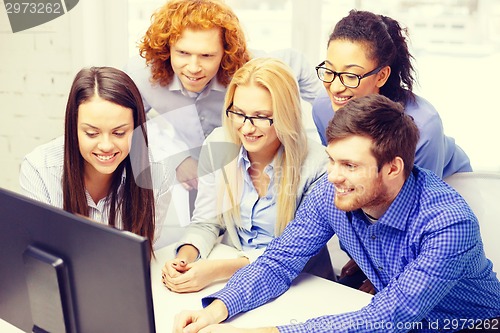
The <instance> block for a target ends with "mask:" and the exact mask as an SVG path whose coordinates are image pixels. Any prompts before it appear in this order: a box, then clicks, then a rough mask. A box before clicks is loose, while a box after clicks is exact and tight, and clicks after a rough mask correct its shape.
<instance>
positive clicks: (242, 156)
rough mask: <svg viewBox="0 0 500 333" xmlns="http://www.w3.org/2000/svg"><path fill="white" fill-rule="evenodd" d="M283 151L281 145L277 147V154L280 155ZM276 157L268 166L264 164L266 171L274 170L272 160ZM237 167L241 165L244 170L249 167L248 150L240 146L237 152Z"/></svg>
mask: <svg viewBox="0 0 500 333" xmlns="http://www.w3.org/2000/svg"><path fill="white" fill-rule="evenodd" d="M282 153H283V145H281V146H280V147H279V149H278V156H280V155H281V154H282ZM275 159H276V157H275V158H274V159H273V160H272V161H271V163H269V165H268V166H266V169H265V170H266V171H267V172H271V171H272V170H274V161H275ZM238 167H242V168H244V169H245V170H248V168H249V167H250V159H249V158H248V151H247V150H246V149H245V147H243V146H241V148H240V153H239V154H238Z"/></svg>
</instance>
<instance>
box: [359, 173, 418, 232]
mask: <svg viewBox="0 0 500 333" xmlns="http://www.w3.org/2000/svg"><path fill="white" fill-rule="evenodd" d="M417 173H418V170H417V169H416V168H414V169H413V172H412V173H410V176H409V177H408V179H406V181H405V183H404V184H403V187H402V188H401V190H400V191H399V193H398V195H397V196H396V198H395V199H394V201H393V202H392V203H391V205H390V206H389V208H388V209H387V211H386V212H385V213H384V214H383V215H382V216H381V217H380V218H379V219H378V220H377V222H376V223H377V224H383V225H386V226H388V227H391V228H394V229H398V230H405V229H406V225H407V223H408V221H409V219H410V213H411V212H412V210H413V207H414V206H415V200H416V195H417V193H416V190H415V186H416V185H415V183H416V179H415V174H417ZM353 213H354V214H355V215H356V216H357V217H358V218H360V219H362V220H365V219H366V217H365V214H364V213H363V211H362V210H361V209H358V210H356V211H355V212H353Z"/></svg>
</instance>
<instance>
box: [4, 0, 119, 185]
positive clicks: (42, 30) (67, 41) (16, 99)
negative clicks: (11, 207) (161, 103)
mask: <svg viewBox="0 0 500 333" xmlns="http://www.w3.org/2000/svg"><path fill="white" fill-rule="evenodd" d="M124 4H125V5H124ZM4 8H5V6H4V4H3V1H1V4H0V109H1V121H0V154H1V155H2V159H1V160H2V163H1V165H2V166H1V168H0V170H1V172H0V186H1V187H3V188H7V189H10V190H13V191H18V190H19V184H18V170H19V164H20V162H21V160H22V158H23V157H24V155H26V154H27V153H28V152H30V151H31V150H33V149H34V148H35V147H36V146H37V145H39V144H42V143H45V142H48V141H50V140H51V139H52V138H55V137H57V136H59V135H62V134H63V131H64V127H63V126H64V112H65V107H66V100H67V95H68V91H69V88H70V86H71V83H72V81H73V77H74V76H75V74H76V73H77V72H78V70H79V69H80V68H82V67H84V66H91V65H99V66H103V65H109V66H117V67H121V66H123V64H124V63H125V61H126V59H127V57H128V49H127V43H128V42H127V34H126V33H124V31H127V28H128V26H127V24H128V21H127V15H128V14H127V13H128V7H127V6H126V2H125V3H124V2H123V1H122V0H106V1H100V0H82V1H80V3H79V4H78V5H77V6H76V7H75V8H74V9H73V10H71V11H70V12H68V13H67V14H65V15H63V16H61V17H59V18H57V19H55V20H53V21H50V22H48V23H45V24H43V25H41V26H38V27H35V28H32V29H29V30H26V31H22V32H18V33H12V31H11V28H10V24H9V21H8V17H7V14H6V11H5V9H4ZM109 13H113V15H109Z"/></svg>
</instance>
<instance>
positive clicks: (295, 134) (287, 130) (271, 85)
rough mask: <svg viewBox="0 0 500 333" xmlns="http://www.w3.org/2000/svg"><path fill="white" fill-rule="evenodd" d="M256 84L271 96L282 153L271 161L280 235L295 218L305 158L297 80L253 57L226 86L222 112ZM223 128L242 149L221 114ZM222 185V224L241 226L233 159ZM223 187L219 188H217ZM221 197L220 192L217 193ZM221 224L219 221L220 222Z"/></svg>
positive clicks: (278, 65) (239, 184)
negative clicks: (241, 88)
mask: <svg viewBox="0 0 500 333" xmlns="http://www.w3.org/2000/svg"><path fill="white" fill-rule="evenodd" d="M248 85H256V86H259V87H262V88H264V89H266V90H267V91H268V92H269V94H270V95H271V100H272V109H273V120H274V121H273V125H272V126H274V128H275V131H276V134H277V137H278V139H279V140H280V142H281V145H282V147H283V148H282V153H280V154H277V155H276V156H275V158H274V170H275V173H274V175H275V177H276V178H275V184H276V186H277V190H278V191H277V200H276V202H277V219H276V225H275V234H276V235H280V234H281V233H282V232H283V230H284V229H285V227H286V225H287V224H288V222H289V221H291V220H292V219H293V218H294V216H295V210H296V208H297V207H296V206H297V189H298V184H299V182H300V173H301V167H302V164H303V162H304V160H305V158H306V156H307V151H308V150H307V137H306V134H305V130H304V126H303V124H302V108H301V101H300V93H299V89H298V85H297V81H296V79H295V77H294V75H293V74H292V72H291V69H290V68H289V67H288V66H287V65H285V64H284V63H283V62H281V61H280V60H277V59H272V58H256V59H253V60H251V61H249V62H247V63H246V64H245V65H243V67H241V68H240V69H238V70H237V71H236V72H235V74H234V76H233V79H232V80H231V82H230V83H229V86H228V89H227V93H226V97H225V101H224V110H226V109H227V108H228V107H229V105H230V104H231V103H232V102H233V97H234V92H235V90H236V88H237V87H239V86H248ZM222 126H223V128H224V130H225V132H226V134H227V136H228V138H229V139H230V141H231V142H232V143H234V144H235V145H236V146H238V147H241V145H242V143H241V140H240V139H239V137H238V134H237V133H236V132H235V131H234V127H233V124H232V122H231V120H229V119H228V118H227V117H226V114H225V112H223V115H222ZM222 172H223V174H224V179H223V184H219V191H220V192H222V195H219V199H222V200H219V201H222V205H221V204H219V208H220V209H221V210H220V212H221V213H222V212H224V217H222V214H219V217H220V218H221V219H222V218H224V220H225V221H227V220H228V219H232V220H233V221H234V223H235V224H236V225H238V226H239V225H241V218H240V210H239V200H240V198H241V193H242V183H243V182H242V178H241V171H240V170H238V166H237V164H236V159H235V160H233V162H232V163H229V164H228V165H226V166H225V167H224V168H223V170H222ZM220 185H222V186H220ZM219 194H221V193H219ZM220 222H221V223H222V220H221V221H220Z"/></svg>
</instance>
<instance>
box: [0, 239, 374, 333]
mask: <svg viewBox="0 0 500 333" xmlns="http://www.w3.org/2000/svg"><path fill="white" fill-rule="evenodd" d="M234 252H235V250H234V249H232V248H230V247H228V246H225V245H217V246H216V247H215V248H214V250H213V251H212V254H211V255H210V257H211V258H214V259H217V258H229V257H234ZM172 257H173V250H172V246H168V247H165V248H163V249H160V250H159V251H157V253H156V259H155V260H153V261H152V262H151V280H152V291H153V303H154V311H155V322H156V332H158V333H160V332H161V333H163V332H171V331H172V326H173V322H174V316H175V315H176V314H177V313H178V312H180V311H182V310H195V309H200V308H201V298H202V297H204V296H208V295H209V294H211V293H213V292H215V291H217V290H219V289H221V288H222V287H223V286H224V284H225V283H222V282H221V283H216V284H213V285H211V286H209V287H207V288H205V289H204V290H202V291H199V292H197V293H189V294H177V293H174V292H171V291H169V290H168V289H167V288H165V287H164V286H163V284H162V282H161V269H162V267H163V265H164V263H165V261H167V260H168V259H171V258H172ZM371 298H372V296H371V295H369V294H366V293H363V292H361V291H358V290H354V289H352V288H348V287H345V286H343V285H340V284H338V283H334V282H331V281H328V280H325V279H322V278H319V277H316V276H313V275H309V274H301V275H300V276H299V277H298V278H297V279H296V280H295V281H294V283H293V285H292V287H290V289H289V290H288V291H287V292H285V293H284V294H283V295H281V296H280V297H278V298H277V299H275V300H273V301H271V302H269V303H267V304H265V305H263V306H261V307H259V308H257V309H254V310H252V311H250V312H247V313H243V314H239V315H237V316H235V317H234V318H232V319H231V320H230V321H229V322H230V323H231V324H234V325H235V326H239V327H259V326H276V325H284V324H289V323H291V322H295V323H296V322H303V321H305V320H307V319H309V318H313V317H318V316H321V315H325V314H335V313H343V312H348V311H354V310H358V309H360V308H362V307H363V306H365V305H366V304H368V303H369V302H370V299H371ZM0 332H2V333H20V332H22V331H21V330H19V329H17V328H16V327H14V326H12V325H10V324H9V323H7V322H5V321H4V320H2V319H0Z"/></svg>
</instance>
